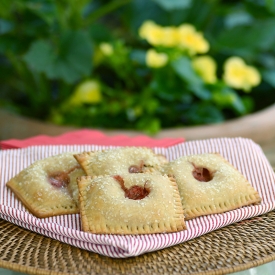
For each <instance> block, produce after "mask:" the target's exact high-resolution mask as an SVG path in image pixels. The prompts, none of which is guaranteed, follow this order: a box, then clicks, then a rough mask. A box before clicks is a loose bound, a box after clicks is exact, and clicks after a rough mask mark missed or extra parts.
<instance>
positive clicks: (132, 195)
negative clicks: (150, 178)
mask: <svg viewBox="0 0 275 275" xmlns="http://www.w3.org/2000/svg"><path fill="white" fill-rule="evenodd" d="M114 179H115V180H116V181H118V183H119V184H120V186H121V188H122V190H123V191H124V193H125V198H128V199H131V200H142V199H144V198H145V197H146V196H148V194H149V193H150V190H149V189H148V188H146V187H145V186H146V183H147V181H146V182H145V184H144V186H143V187H141V186H138V185H133V186H131V187H130V188H129V189H128V188H126V187H125V185H124V180H123V178H122V177H121V176H119V175H115V176H114Z"/></svg>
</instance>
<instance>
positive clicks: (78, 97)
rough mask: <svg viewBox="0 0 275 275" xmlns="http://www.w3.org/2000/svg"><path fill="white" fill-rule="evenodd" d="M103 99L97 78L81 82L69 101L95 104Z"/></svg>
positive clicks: (75, 103) (72, 103) (78, 103)
mask: <svg viewBox="0 0 275 275" xmlns="http://www.w3.org/2000/svg"><path fill="white" fill-rule="evenodd" d="M101 99H102V97H101V91H100V86H99V83H98V82H97V81H95V80H92V79H90V80H86V81H84V82H81V83H80V84H79V85H78V86H77V87H76V89H75V91H74V93H73V95H72V96H71V98H70V100H69V103H70V104H71V105H81V104H83V103H88V104H94V103H98V102H100V101H101Z"/></svg>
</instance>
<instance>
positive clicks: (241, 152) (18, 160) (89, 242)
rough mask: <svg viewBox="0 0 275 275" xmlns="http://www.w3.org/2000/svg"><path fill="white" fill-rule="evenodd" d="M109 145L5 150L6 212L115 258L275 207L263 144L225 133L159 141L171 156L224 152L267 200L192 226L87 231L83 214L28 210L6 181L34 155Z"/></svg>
mask: <svg viewBox="0 0 275 275" xmlns="http://www.w3.org/2000/svg"><path fill="white" fill-rule="evenodd" d="M106 148H110V146H104V145H42V146H30V147H26V148H22V149H8V150H2V151H1V152H0V167H1V179H0V180H1V181H0V217H1V218H3V219H5V220H7V221H9V222H12V223H14V224H17V225H19V226H21V227H24V228H26V229H29V230H31V231H33V232H37V233H39V234H42V235H45V236H47V237H50V238H53V239H56V240H59V241H61V242H64V243H67V244H70V245H73V246H76V247H79V248H81V249H85V250H88V251H93V252H96V253H99V254H101V255H105V256H109V257H113V258H126V257H132V256H138V255H141V254H144V253H147V252H151V251H156V250H159V249H163V248H166V247H170V246H173V245H176V244H179V243H182V242H185V241H188V240H190V239H193V238H196V237H199V236H201V235H203V234H206V233H208V232H210V231H213V230H216V229H218V228H221V227H224V226H227V225H229V224H232V223H235V222H239V221H241V220H245V219H248V218H251V217H254V216H258V215H261V214H264V213H267V212H269V211H271V210H273V209H275V175H274V172H273V170H272V167H271V166H270V164H269V162H268V160H267V159H266V157H265V155H264V153H263V151H262V150H261V148H260V146H258V145H257V144H255V143H254V142H253V141H252V140H249V139H244V138H219V139H209V140H201V141H189V142H184V143H183V142H182V143H178V144H175V145H172V146H170V147H167V148H165V147H154V148H153V150H154V151H155V152H156V153H161V154H165V155H166V156H167V158H168V159H169V160H174V159H176V158H178V157H180V156H183V155H190V154H200V153H210V152H218V153H220V154H221V155H222V156H223V157H224V158H226V159H227V160H228V161H229V162H230V163H231V164H232V165H233V166H235V167H236V168H237V169H238V170H239V171H240V172H241V173H243V174H244V176H245V177H246V178H247V179H248V180H249V182H250V183H251V184H252V185H253V186H254V188H256V190H257V191H258V192H259V194H260V196H261V198H262V203H261V204H260V205H255V206H247V207H243V208H240V209H236V210H232V211H229V212H226V213H223V214H214V215H207V216H203V217H198V218H196V219H193V220H189V221H187V222H186V225H187V230H184V231H181V232H177V233H166V234H149V235H137V236H134V235H124V236H123V235H122V236H119V235H96V234H90V233H85V232H83V231H81V223H80V217H79V215H63V216H57V217H51V218H46V219H38V218H36V217H34V216H33V215H31V214H30V213H28V212H27V211H26V209H25V208H24V206H23V205H22V204H21V202H20V201H18V200H17V199H16V198H15V197H14V194H13V193H12V191H11V190H9V189H8V188H6V186H5V183H6V182H7V181H8V180H9V179H10V178H11V177H13V176H14V175H15V174H17V173H18V172H19V171H20V170H22V169H24V168H25V167H27V166H28V165H30V164H31V163H32V162H33V161H35V160H39V159H43V158H45V157H49V156H52V155H55V154H59V153H62V152H66V151H79V152H81V151H84V150H87V151H88V150H99V149H106Z"/></svg>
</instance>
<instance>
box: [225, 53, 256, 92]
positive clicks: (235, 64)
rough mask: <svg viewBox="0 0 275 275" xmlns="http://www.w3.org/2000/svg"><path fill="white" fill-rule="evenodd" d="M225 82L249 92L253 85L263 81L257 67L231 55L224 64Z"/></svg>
mask: <svg viewBox="0 0 275 275" xmlns="http://www.w3.org/2000/svg"><path fill="white" fill-rule="evenodd" d="M224 71H225V73H224V81H225V83H226V84H227V85H228V86H230V87H232V88H236V89H242V90H244V91H246V92H249V91H250V90H251V88H252V87H254V86H257V85H259V84H260V82H261V76H260V74H259V72H258V71H257V69H256V68H254V67H252V66H248V65H246V64H245V62H244V61H243V60H242V59H241V58H240V57H230V58H229V59H227V60H226V62H225V65H224Z"/></svg>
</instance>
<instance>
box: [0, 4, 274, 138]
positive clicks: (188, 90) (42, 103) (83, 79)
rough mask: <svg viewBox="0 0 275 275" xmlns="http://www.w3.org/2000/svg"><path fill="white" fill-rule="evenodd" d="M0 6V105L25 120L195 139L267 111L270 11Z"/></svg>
mask: <svg viewBox="0 0 275 275" xmlns="http://www.w3.org/2000/svg"><path fill="white" fill-rule="evenodd" d="M0 5H1V6H0V16H1V20H0V25H1V37H0V42H1V43H0V45H1V47H0V54H1V61H0V66H1V72H2V74H1V76H0V77H1V83H2V88H1V98H0V106H1V108H2V109H8V110H10V111H13V112H15V113H18V114H20V115H22V116H24V117H31V118H35V119H37V120H39V121H43V122H44V123H45V122H46V123H53V124H56V125H61V126H62V127H64V126H65V125H68V126H73V127H89V128H101V129H105V130H107V131H113V133H115V131H116V130H123V131H134V132H144V133H146V134H150V135H157V136H159V137H161V136H167V135H169V136H171V135H174V136H175V135H181V136H186V135H187V136H188V133H191V132H192V131H193V132H194V130H195V131H197V133H196V134H194V135H193V137H194V138H195V137H196V136H197V137H200V135H198V129H199V128H201V127H202V129H203V136H211V133H210V132H211V131H214V130H213V129H215V131H218V130H217V129H218V128H217V127H218V126H217V125H219V126H220V125H221V123H222V122H225V121H232V119H233V120H235V119H236V118H237V117H243V118H241V120H238V121H240V122H239V123H241V124H243V125H244V123H246V120H245V119H246V117H247V115H249V114H251V113H256V112H257V111H259V110H262V109H264V108H266V107H268V106H272V104H273V102H274V99H275V94H274V92H273V89H274V86H275V81H274V79H275V77H274V76H275V57H274V45H275V38H274V37H275V35H274V32H275V30H274V27H273V26H274V23H275V20H274V18H273V17H274V13H275V6H274V5H273V4H272V3H271V2H268V1H267V2H266V3H265V4H262V3H260V2H255V3H254V2H253V1H250V0H245V1H234V3H232V2H230V1H218V0H215V1H210V0H204V1H200V0H195V1H163V0H154V1H146V0H134V1H128V0H117V1H107V2H106V1H103V0H96V1H88V0H82V1H73V0H68V1H57V2H53V1H50V0H43V1H35V0H27V1H23V0H18V1H16V2H14V3H12V2H11V1H1V4H0ZM268 114H269V109H268ZM252 118H253V119H254V115H252ZM243 119H244V120H243ZM230 123H231V122H229V124H228V123H227V122H226V124H225V125H227V126H226V127H227V128H226V129H228V127H230V125H231V124H230ZM209 124H210V125H211V126H205V125H209ZM260 124H264V123H259V124H257V125H260ZM222 125H224V123H222ZM268 126H270V124H268ZM207 127H208V128H207ZM245 128H246V127H244V126H243V127H240V130H244V129H245ZM64 129H67V128H64ZM167 129H168V130H167ZM171 129H172V130H171ZM224 129H225V128H223V130H222V132H221V133H220V135H225V134H227V135H230V133H231V134H232V133H234V135H238V132H236V131H233V130H234V129H235V130H236V127H234V126H231V128H230V129H231V131H230V132H228V133H226V132H225V131H224ZM171 131H172V132H171ZM206 131H208V133H209V134H207V133H206ZM128 133H130V132H128ZM190 135H191V136H192V134H190ZM216 135H218V133H216ZM240 135H243V136H245V135H246V134H245V133H243V132H242V131H241V132H240Z"/></svg>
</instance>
